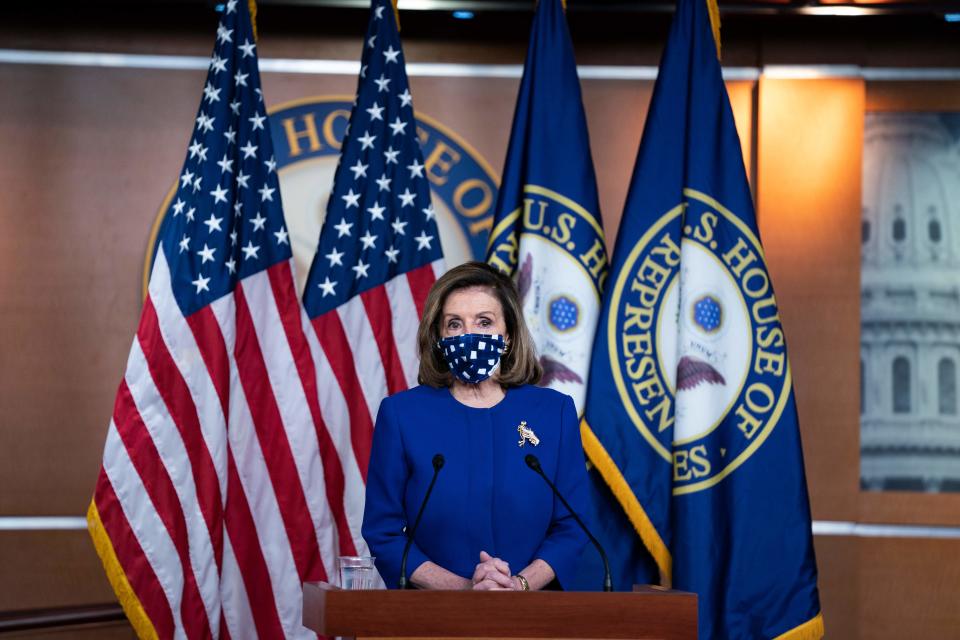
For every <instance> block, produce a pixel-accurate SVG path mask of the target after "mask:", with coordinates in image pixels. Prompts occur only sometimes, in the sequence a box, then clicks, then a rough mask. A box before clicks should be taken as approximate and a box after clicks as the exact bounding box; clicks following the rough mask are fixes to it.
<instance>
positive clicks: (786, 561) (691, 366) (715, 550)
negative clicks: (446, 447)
mask: <svg viewBox="0 0 960 640" xmlns="http://www.w3.org/2000/svg"><path fill="white" fill-rule="evenodd" d="M713 9H714V10H716V6H715V5H714V7H713ZM583 435H584V444H585V447H586V449H587V452H588V454H589V456H590V458H591V459H592V460H593V462H594V463H595V464H596V465H597V467H598V468H599V469H600V471H601V473H602V474H603V476H604V479H605V480H606V481H607V482H608V484H609V485H610V486H611V488H612V489H613V490H614V493H615V494H616V496H617V498H618V499H619V501H620V502H621V504H622V506H623V507H624V510H625V511H626V513H627V515H628V516H629V518H630V520H631V521H632V523H633V525H634V527H635V528H636V530H637V532H638V533H639V535H640V536H641V537H642V539H643V541H644V543H645V544H646V546H647V547H648V549H649V550H650V552H651V553H652V555H653V556H654V558H655V559H656V561H657V564H658V566H659V569H660V572H661V574H662V575H663V577H664V578H665V579H667V580H670V579H671V578H672V584H673V586H674V588H677V589H683V590H688V591H694V592H696V593H697V595H698V596H699V613H700V637H702V638H708V639H709V638H793V639H797V638H819V637H821V636H822V635H823V621H822V618H821V616H820V605H819V600H818V594H817V570H816V563H815V561H814V555H813V545H812V537H811V529H810V510H809V504H808V499H807V489H806V483H805V478H804V470H803V457H802V452H801V448H800V435H799V429H798V424H797V412H796V407H795V404H794V397H793V387H792V378H791V373H790V367H789V364H788V362H787V354H786V345H785V341H784V332H783V328H782V326H781V323H780V318H779V315H778V312H777V304H776V300H775V298H774V294H773V288H772V285H771V282H770V277H769V275H768V273H767V269H766V265H765V260H764V255H763V249H762V247H761V244H760V239H759V235H758V231H757V225H756V219H755V215H754V210H753V204H752V200H751V195H750V189H749V186H748V184H747V178H746V174H745V171H744V166H743V159H742V153H741V148H740V141H739V138H738V136H737V132H736V129H735V127H734V121H733V116H732V112H731V109H730V103H729V99H728V97H727V93H726V88H725V87H724V84H723V79H722V77H721V72H720V64H719V61H718V58H717V45H716V42H715V39H714V36H713V35H712V33H711V20H710V17H709V16H708V7H707V3H706V0H680V1H679V2H678V6H677V13H676V16H675V17H674V21H673V26H672V29H671V32H670V37H669V40H668V43H667V46H666V50H665V51H664V54H663V59H662V61H661V63H660V72H659V76H658V79H657V83H656V87H655V89H654V95H653V99H652V102H651V106H650V111H649V115H648V117H647V122H646V125H645V129H644V134H643V141H642V143H641V145H640V151H639V155H638V158H637V164H636V167H635V170H634V175H633V181H632V184H631V188H630V193H629V196H628V198H627V204H626V208H625V211H624V215H623V221H622V223H621V227H620V232H619V235H618V237H617V244H616V248H615V250H614V253H613V263H612V265H611V273H610V277H609V280H608V285H607V296H606V298H605V301H604V307H603V312H602V315H601V320H600V326H599V328H598V331H597V340H596V344H595V349H594V354H593V365H592V369H591V373H590V389H589V392H588V396H587V411H586V420H585V424H584V429H583Z"/></svg>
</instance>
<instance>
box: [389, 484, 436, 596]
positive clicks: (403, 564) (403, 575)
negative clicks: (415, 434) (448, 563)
mask: <svg viewBox="0 0 960 640" xmlns="http://www.w3.org/2000/svg"><path fill="white" fill-rule="evenodd" d="M438 475H440V468H438V467H434V469H433V478H431V479H430V485H429V486H428V487H427V494H426V495H425V496H423V502H421V503H420V510H419V511H417V517H416V519H415V520H414V521H413V527H412V528H411V529H409V530H408V531H407V543H406V544H405V545H404V547H403V556H401V558H400V580H399V581H398V583H397V586H399V587H400V588H401V589H406V588H407V583H408V582H409V581H408V580H407V556H408V555H409V554H410V545H411V544H413V536H414V535H416V533H417V527H418V526H420V518H421V517H422V516H423V510H424V509H425V508H426V506H427V502H429V501H430V493H431V492H432V491H433V485H434V484H436V482H437V476H438Z"/></svg>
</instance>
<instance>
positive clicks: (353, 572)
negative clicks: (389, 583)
mask: <svg viewBox="0 0 960 640" xmlns="http://www.w3.org/2000/svg"><path fill="white" fill-rule="evenodd" d="M339 563H340V588H341V589H351V590H353V589H373V584H374V581H375V580H376V575H377V574H376V569H375V568H374V565H373V557H372V556H340V558H339Z"/></svg>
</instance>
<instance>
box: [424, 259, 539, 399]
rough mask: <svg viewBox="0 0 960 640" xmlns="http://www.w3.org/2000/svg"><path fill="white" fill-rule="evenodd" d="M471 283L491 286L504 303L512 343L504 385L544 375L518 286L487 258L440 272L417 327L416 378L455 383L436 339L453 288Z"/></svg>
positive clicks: (500, 375) (501, 377) (503, 365)
mask: <svg viewBox="0 0 960 640" xmlns="http://www.w3.org/2000/svg"><path fill="white" fill-rule="evenodd" d="M468 287H484V288H486V289H489V290H490V292H491V293H492V294H493V296H494V297H495V298H496V299H497V300H498V301H499V302H500V306H501V307H503V317H504V321H505V324H506V325H507V338H508V339H509V347H508V348H507V350H506V351H504V353H503V356H502V357H501V359H500V369H499V371H498V372H497V375H496V378H497V382H499V383H500V385H501V386H503V387H519V386H520V385H524V384H536V383H538V382H539V381H540V377H541V376H542V375H543V368H542V367H541V366H540V361H539V360H538V359H537V351H536V347H535V346H534V344H533V338H531V337H530V332H529V331H528V330H527V323H526V322H525V321H524V319H523V310H522V309H521V308H520V296H519V295H518V294H517V287H516V286H515V285H514V284H513V280H511V279H510V278H509V277H508V276H506V275H504V274H502V273H500V272H499V271H497V270H496V269H494V268H493V267H491V266H490V265H488V264H487V263H485V262H465V263H463V264H461V265H459V266H456V267H454V268H452V269H450V270H449V271H447V272H446V273H445V274H443V275H442V276H440V278H438V279H437V281H436V282H434V283H433V286H432V287H431V288H430V293H428V294H427V300H426V302H425V303H424V306H423V318H422V319H421V320H420V328H419V330H418V331H417V345H418V348H419V351H420V371H419V374H418V375H417V380H418V381H419V382H420V384H426V385H429V386H431V387H449V386H450V385H452V384H453V374H452V373H451V372H450V368H449V367H448V366H447V363H446V361H445V360H444V359H443V354H442V353H441V352H440V349H439V348H438V347H437V342H438V341H439V340H440V337H441V336H440V333H441V332H440V324H441V321H442V319H443V318H442V316H443V305H444V303H446V301H447V297H449V296H450V294H451V293H453V292H454V291H458V290H460V289H466V288H468Z"/></svg>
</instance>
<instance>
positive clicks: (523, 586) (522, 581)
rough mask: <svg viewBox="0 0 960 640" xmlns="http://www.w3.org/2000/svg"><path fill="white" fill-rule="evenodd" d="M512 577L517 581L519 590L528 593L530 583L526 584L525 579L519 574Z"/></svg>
mask: <svg viewBox="0 0 960 640" xmlns="http://www.w3.org/2000/svg"><path fill="white" fill-rule="evenodd" d="M513 577H514V578H516V579H517V582H519V583H520V588H521V590H522V591H530V583H529V582H527V579H526V578H524V577H523V576H522V575H520V574H519V573H518V574H517V575H515V576H513Z"/></svg>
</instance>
